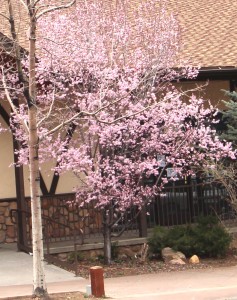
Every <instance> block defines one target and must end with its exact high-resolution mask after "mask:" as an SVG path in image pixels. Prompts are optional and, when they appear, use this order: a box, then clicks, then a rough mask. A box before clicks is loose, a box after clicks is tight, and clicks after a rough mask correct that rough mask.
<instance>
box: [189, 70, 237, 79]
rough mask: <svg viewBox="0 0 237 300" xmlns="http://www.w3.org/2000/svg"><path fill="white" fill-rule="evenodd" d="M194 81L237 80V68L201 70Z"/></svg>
mask: <svg viewBox="0 0 237 300" xmlns="http://www.w3.org/2000/svg"><path fill="white" fill-rule="evenodd" d="M194 80H198V81H205V80H237V68H235V67H223V68H220V67H218V68H201V69H200V70H199V73H198V76H197V77H196V78H195V79H194Z"/></svg>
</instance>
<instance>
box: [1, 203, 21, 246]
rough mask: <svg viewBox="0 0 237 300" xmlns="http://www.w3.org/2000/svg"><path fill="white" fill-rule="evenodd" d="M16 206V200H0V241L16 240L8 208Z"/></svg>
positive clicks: (15, 229) (15, 230)
mask: <svg viewBox="0 0 237 300" xmlns="http://www.w3.org/2000/svg"><path fill="white" fill-rule="evenodd" d="M16 208H17V203H16V200H6V201H0V243H14V242H16V241H17V228H16V225H15V224H13V223H12V221H11V218H10V210H11V209H16Z"/></svg>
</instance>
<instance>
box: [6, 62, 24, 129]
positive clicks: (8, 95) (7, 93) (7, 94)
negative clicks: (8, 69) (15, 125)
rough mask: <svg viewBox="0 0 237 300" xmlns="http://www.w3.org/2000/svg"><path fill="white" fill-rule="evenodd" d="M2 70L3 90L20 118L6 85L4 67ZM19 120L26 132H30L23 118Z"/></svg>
mask: <svg viewBox="0 0 237 300" xmlns="http://www.w3.org/2000/svg"><path fill="white" fill-rule="evenodd" d="M1 69H2V83H3V88H4V92H5V95H6V97H7V101H8V103H9V104H10V106H11V109H12V111H13V112H14V113H15V114H16V115H17V116H19V113H18V111H17V109H16V107H15V105H14V104H13V101H12V99H11V96H10V94H9V92H8V88H7V84H6V78H5V75H4V70H3V67H2V68H1ZM18 118H19V120H20V122H21V124H22V125H23V127H24V129H25V130H26V132H29V128H28V126H27V124H26V123H25V122H24V121H23V120H22V118H20V117H18Z"/></svg>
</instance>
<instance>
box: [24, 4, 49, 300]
mask: <svg viewBox="0 0 237 300" xmlns="http://www.w3.org/2000/svg"><path fill="white" fill-rule="evenodd" d="M32 4H33V5H32V6H31V7H29V17H30V38H29V95H30V101H29V100H28V116H29V168H30V193H31V214H32V248H33V294H34V295H35V296H37V297H44V296H46V295H47V289H46V282H45V273H44V248H43V233H42V218H41V201H40V174H39V156H38V150H39V138H38V131H37V103H36V82H35V80H36V79H35V75H36V74H35V63H36V19H35V6H34V3H32Z"/></svg>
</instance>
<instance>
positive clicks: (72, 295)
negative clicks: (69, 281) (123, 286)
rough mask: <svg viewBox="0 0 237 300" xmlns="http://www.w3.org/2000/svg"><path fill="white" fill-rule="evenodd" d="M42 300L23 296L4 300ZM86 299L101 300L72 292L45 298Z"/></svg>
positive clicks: (49, 299) (62, 299)
mask: <svg viewBox="0 0 237 300" xmlns="http://www.w3.org/2000/svg"><path fill="white" fill-rule="evenodd" d="M30 299H34V300H39V299H40V300H42V298H37V297H36V298H32V297H31V296H22V297H14V298H4V299H3V300H30ZM85 299H88V300H90V299H93V300H96V299H99V298H95V297H88V296H86V295H85V294H83V293H80V292H72V293H57V294H51V295H49V297H48V298H45V300H85Z"/></svg>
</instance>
